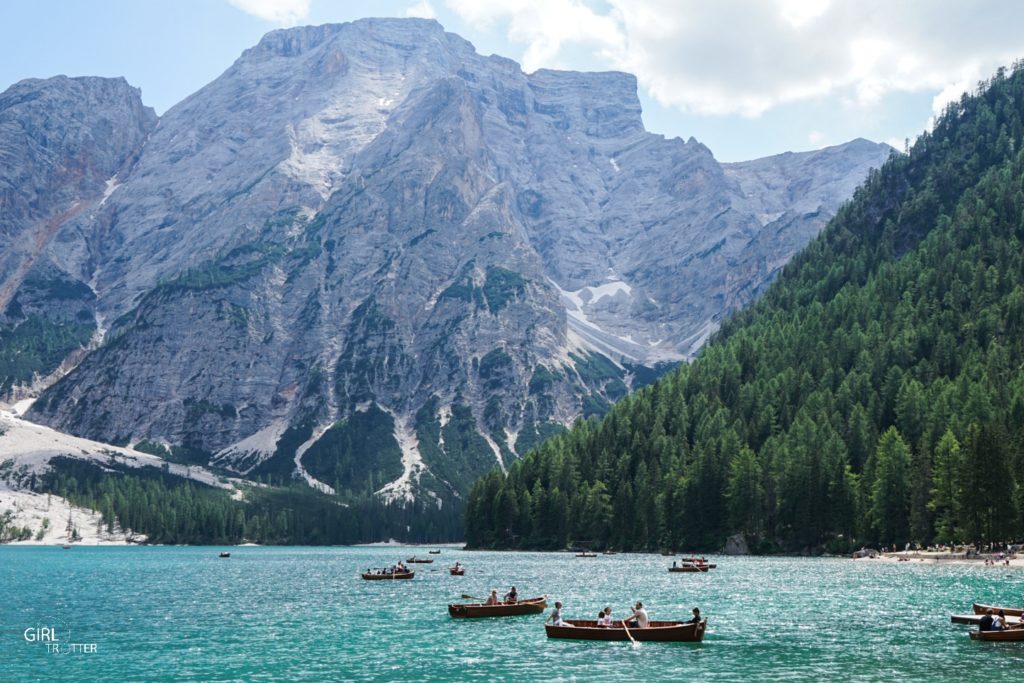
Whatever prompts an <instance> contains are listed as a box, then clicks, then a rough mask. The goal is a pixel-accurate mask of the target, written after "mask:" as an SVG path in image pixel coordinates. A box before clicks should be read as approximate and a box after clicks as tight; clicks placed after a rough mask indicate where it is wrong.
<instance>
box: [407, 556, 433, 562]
mask: <svg viewBox="0 0 1024 683" xmlns="http://www.w3.org/2000/svg"><path fill="white" fill-rule="evenodd" d="M405 563H406V564H433V563H434V561H433V560H424V559H422V558H419V557H410V558H409V559H408V560H406V561H405Z"/></svg>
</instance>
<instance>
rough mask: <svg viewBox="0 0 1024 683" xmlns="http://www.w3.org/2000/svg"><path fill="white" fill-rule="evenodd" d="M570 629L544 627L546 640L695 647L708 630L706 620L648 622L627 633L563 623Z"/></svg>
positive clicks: (613, 628) (574, 621)
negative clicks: (653, 643)
mask: <svg viewBox="0 0 1024 683" xmlns="http://www.w3.org/2000/svg"><path fill="white" fill-rule="evenodd" d="M565 623H566V624H571V626H553V625H551V624H544V630H545V631H546V632H547V635H548V638H569V639H572V640H629V636H630V635H632V636H633V639H634V640H637V641H643V642H658V643H699V642H700V641H702V640H704V632H705V631H707V628H708V620H707V619H704V620H703V621H701V622H687V621H652V622H651V624H650V626H648V627H647V628H631V629H629V633H626V629H625V628H623V626H622V622H618V625H617V626H598V625H597V622H596V621H586V620H583V619H567V620H566V621H565Z"/></svg>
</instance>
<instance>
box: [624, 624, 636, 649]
mask: <svg viewBox="0 0 1024 683" xmlns="http://www.w3.org/2000/svg"><path fill="white" fill-rule="evenodd" d="M622 628H624V629H626V635H627V636H629V639H630V640H631V641H633V644H634V645H636V638H634V637H633V634H632V633H630V632H629V627H628V626H626V620H625V619H623V620H622Z"/></svg>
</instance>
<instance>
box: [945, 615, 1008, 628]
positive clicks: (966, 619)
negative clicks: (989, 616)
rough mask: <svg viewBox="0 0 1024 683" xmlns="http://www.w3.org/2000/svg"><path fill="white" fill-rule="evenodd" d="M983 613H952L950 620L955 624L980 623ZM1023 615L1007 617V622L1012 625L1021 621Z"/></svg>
mask: <svg viewBox="0 0 1024 683" xmlns="http://www.w3.org/2000/svg"><path fill="white" fill-rule="evenodd" d="M982 616H983V615H981V614H950V615H949V620H950V621H951V622H953V623H954V624H973V625H975V626H976V625H978V624H980V623H981V617H982ZM1021 621H1022V619H1021V617H1011V616H1008V617H1006V623H1007V624H1009V625H1010V626H1014V625H1016V624H1019V623H1021Z"/></svg>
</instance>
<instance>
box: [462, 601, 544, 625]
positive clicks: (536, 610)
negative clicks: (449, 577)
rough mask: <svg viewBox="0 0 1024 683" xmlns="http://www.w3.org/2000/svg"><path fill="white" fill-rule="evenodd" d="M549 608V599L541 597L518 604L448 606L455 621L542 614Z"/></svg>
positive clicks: (479, 603) (480, 603)
mask: <svg viewBox="0 0 1024 683" xmlns="http://www.w3.org/2000/svg"><path fill="white" fill-rule="evenodd" d="M547 606H548V602H547V598H546V597H543V596H541V597H539V598H529V599H528V600H520V601H518V602H499V603H498V604H497V605H485V604H483V603H482V602H478V603H466V604H462V605H448V614H449V615H450V616H451V617H453V618H455V619H473V618H480V617H515V616H521V615H523V614H542V613H543V612H544V608H546V607H547Z"/></svg>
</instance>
